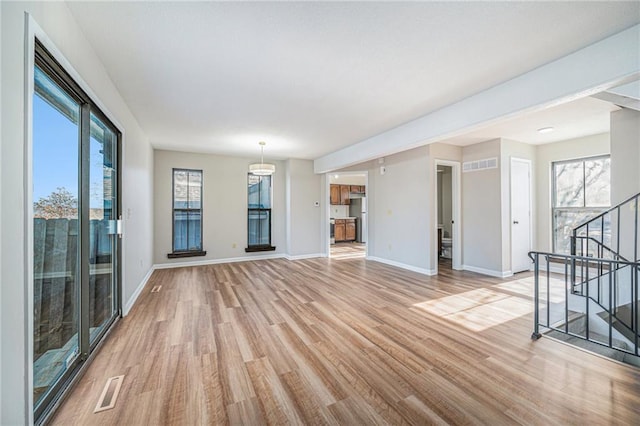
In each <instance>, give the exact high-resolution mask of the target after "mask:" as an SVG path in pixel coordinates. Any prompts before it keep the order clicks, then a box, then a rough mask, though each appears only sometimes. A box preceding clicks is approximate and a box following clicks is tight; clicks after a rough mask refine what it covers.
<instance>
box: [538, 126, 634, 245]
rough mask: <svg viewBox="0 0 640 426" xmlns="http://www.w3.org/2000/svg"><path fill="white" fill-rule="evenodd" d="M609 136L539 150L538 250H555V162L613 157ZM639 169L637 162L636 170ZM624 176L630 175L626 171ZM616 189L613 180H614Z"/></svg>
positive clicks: (588, 138)
mask: <svg viewBox="0 0 640 426" xmlns="http://www.w3.org/2000/svg"><path fill="white" fill-rule="evenodd" d="M609 152H610V150H609V133H601V134H598V135H592V136H585V137H582V138H576V139H569V140H566V141H562V142H555V143H550V144H545V145H538V146H537V147H536V164H535V166H534V169H535V176H536V178H535V181H536V188H535V191H536V197H535V201H536V202H535V206H536V212H535V214H536V232H535V238H534V248H535V250H537V251H551V248H552V243H551V235H552V229H551V226H552V220H551V198H552V192H551V184H552V180H551V163H553V162H554V161H563V160H572V159H576V158H584V157H593V156H596V155H604V154H609ZM634 168H635V169H637V168H638V163H637V162H636V163H635V164H634V165H633V167H632V170H633V169H634ZM623 173H626V172H624V171H623ZM612 186H613V181H612Z"/></svg>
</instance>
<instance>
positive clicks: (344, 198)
mask: <svg viewBox="0 0 640 426" xmlns="http://www.w3.org/2000/svg"><path fill="white" fill-rule="evenodd" d="M350 190H351V186H349V185H335V184H331V185H330V186H329V194H330V199H331V204H332V205H349V192H350Z"/></svg>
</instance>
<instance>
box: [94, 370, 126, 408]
mask: <svg viewBox="0 0 640 426" xmlns="http://www.w3.org/2000/svg"><path fill="white" fill-rule="evenodd" d="M123 381H124V376H116V377H110V378H109V379H107V383H106V384H105V385H104V389H103V390H102V395H100V399H99V400H98V403H97V404H96V409H95V410H93V412H94V413H99V412H100V411H105V410H110V409H112V408H113V407H115V406H116V400H117V399H118V394H119V393H120V387H121V386H122V382H123Z"/></svg>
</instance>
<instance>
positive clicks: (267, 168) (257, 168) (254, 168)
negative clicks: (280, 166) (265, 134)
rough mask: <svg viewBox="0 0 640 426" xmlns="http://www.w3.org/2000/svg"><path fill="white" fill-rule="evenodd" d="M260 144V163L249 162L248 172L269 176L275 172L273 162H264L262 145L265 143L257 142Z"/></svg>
mask: <svg viewBox="0 0 640 426" xmlns="http://www.w3.org/2000/svg"><path fill="white" fill-rule="evenodd" d="M258 143H259V144H260V163H253V164H249V172H250V173H253V174H254V175H258V176H269V175H272V174H274V173H275V171H276V166H275V164H269V163H265V162H264V146H265V145H266V144H267V143H266V142H264V141H260V142H258Z"/></svg>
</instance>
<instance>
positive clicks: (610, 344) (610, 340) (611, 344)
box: [609, 262, 613, 348]
mask: <svg viewBox="0 0 640 426" xmlns="http://www.w3.org/2000/svg"><path fill="white" fill-rule="evenodd" d="M612 266H613V264H612V263H611V262H609V270H611V268H612ZM609 347H610V348H611V347H613V313H612V311H611V274H609Z"/></svg>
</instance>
